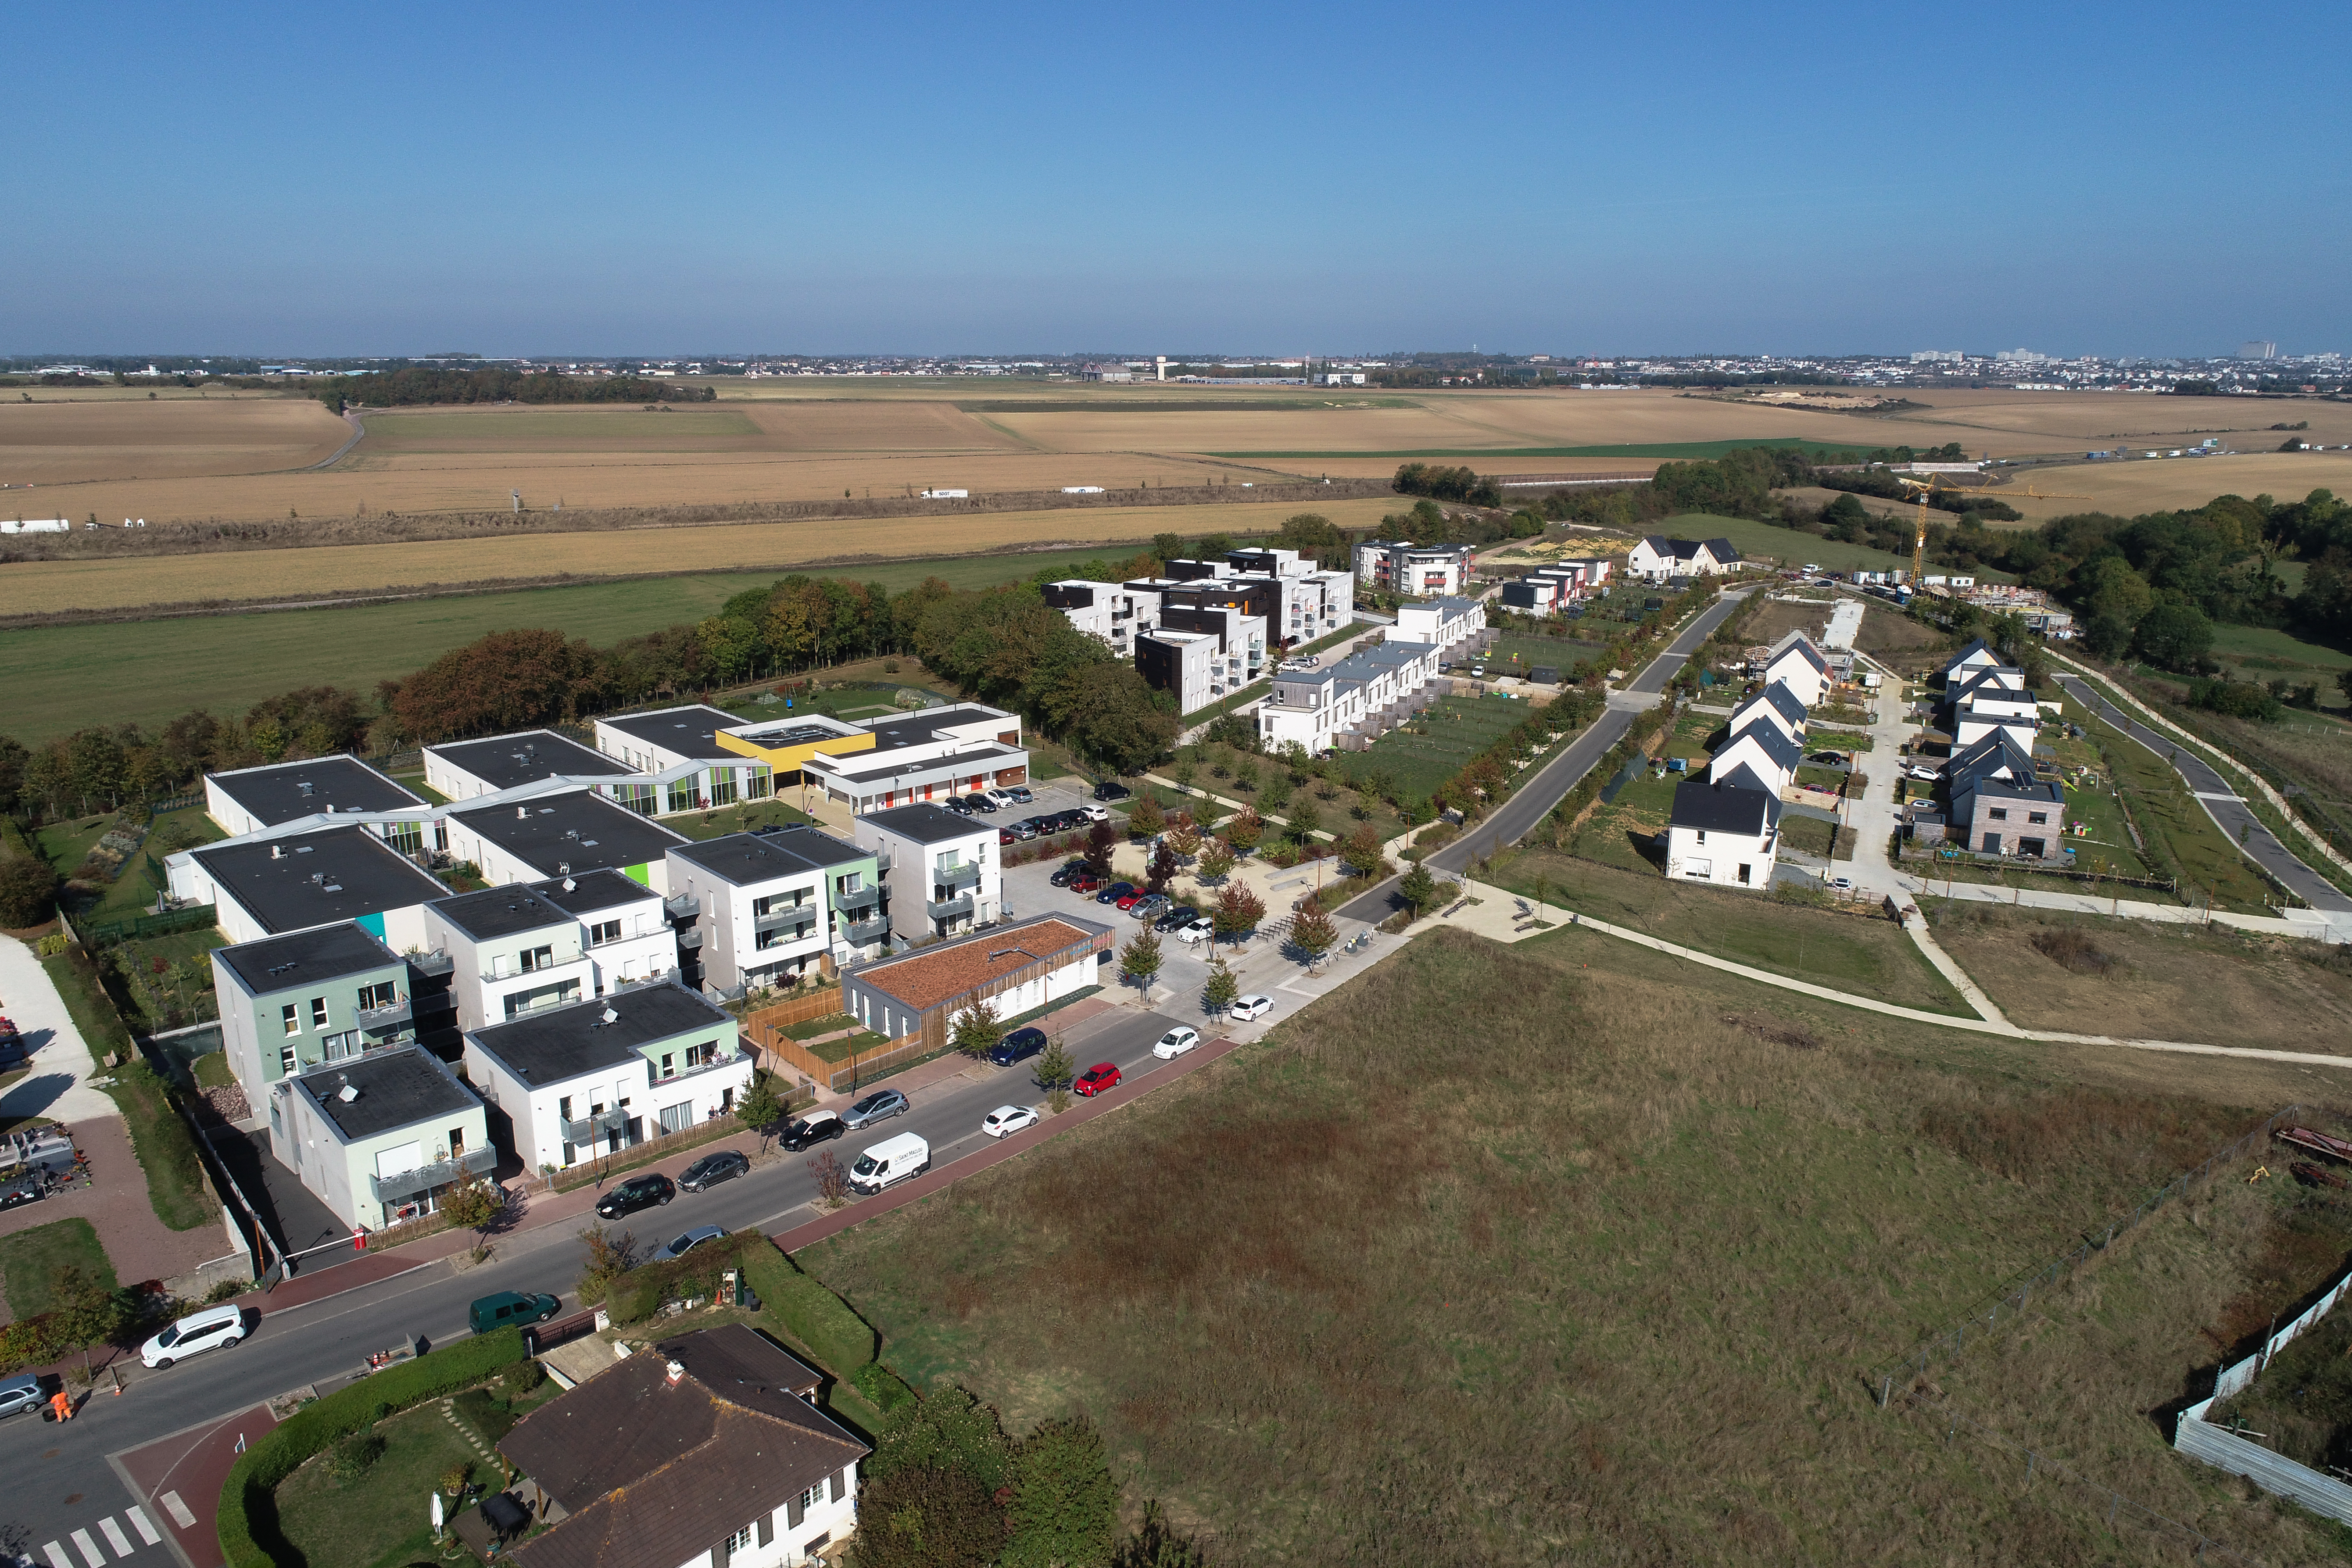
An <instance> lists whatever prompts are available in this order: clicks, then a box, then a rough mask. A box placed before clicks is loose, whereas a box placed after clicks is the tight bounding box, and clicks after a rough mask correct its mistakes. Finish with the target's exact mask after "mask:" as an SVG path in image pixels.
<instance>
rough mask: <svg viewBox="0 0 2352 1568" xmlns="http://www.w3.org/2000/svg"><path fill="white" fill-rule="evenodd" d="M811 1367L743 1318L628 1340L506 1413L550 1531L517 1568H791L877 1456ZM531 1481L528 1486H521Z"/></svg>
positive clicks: (527, 1546)
mask: <svg viewBox="0 0 2352 1568" xmlns="http://www.w3.org/2000/svg"><path fill="white" fill-rule="evenodd" d="M818 1381H819V1379H818V1375H817V1373H814V1371H812V1370H810V1368H809V1367H808V1366H807V1365H806V1364H804V1363H802V1362H801V1361H800V1360H799V1359H798V1358H797V1357H794V1356H793V1355H792V1354H790V1353H789V1352H785V1351H784V1350H782V1348H780V1347H779V1346H777V1345H776V1344H775V1343H774V1342H772V1341H770V1340H768V1339H767V1338H766V1337H764V1336H763V1335H761V1334H759V1333H757V1332H755V1331H752V1330H751V1329H750V1328H747V1327H745V1326H744V1325H742V1324H740V1323H730V1324H728V1325H727V1326H725V1327H723V1328H717V1329H706V1330H703V1331H701V1332H699V1333H692V1334H686V1335H683V1336H681V1337H679V1338H677V1339H674V1340H668V1341H665V1342H662V1343H660V1344H657V1345H655V1346H653V1347H651V1348H650V1349H647V1350H642V1351H639V1352H637V1353H636V1354H635V1355H633V1356H631V1357H630V1358H629V1359H628V1360H626V1361H625V1362H623V1363H620V1364H619V1365H618V1366H615V1367H614V1368H613V1369H612V1370H611V1371H609V1372H604V1373H599V1374H598V1375H596V1376H595V1377H593V1378H592V1379H590V1380H589V1381H588V1382H586V1383H583V1384H581V1385H580V1386H579V1387H577V1388H574V1389H572V1390H571V1391H570V1392H569V1393H566V1394H561V1395H559V1396H558V1397H556V1398H555V1399H552V1400H551V1401H549V1402H548V1403H547V1404H545V1405H541V1407H540V1408H538V1409H537V1410H534V1411H532V1412H531V1413H530V1415H526V1416H524V1417H523V1418H522V1420H521V1421H520V1422H518V1423H516V1425H515V1427H514V1430H512V1431H511V1432H509V1433H508V1434H507V1436H506V1438H505V1440H504V1441H502V1442H500V1443H499V1452H500V1453H501V1454H503V1455H505V1456H506V1458H507V1459H508V1460H509V1462H511V1463H512V1464H513V1465H514V1466H515V1467H516V1468H519V1469H520V1470H521V1471H522V1472H523V1474H525V1475H526V1476H528V1477H529V1478H530V1479H531V1481H533V1482H534V1483H536V1485H537V1488H538V1491H539V1492H540V1493H541V1494H542V1495H543V1498H544V1502H542V1504H541V1507H542V1508H543V1509H544V1517H545V1518H547V1519H550V1520H552V1521H554V1524H553V1527H552V1528H551V1529H549V1530H548V1531H545V1532H543V1533H542V1534H540V1535H537V1536H534V1537H533V1538H531V1539H530V1540H529V1541H527V1542H523V1544H521V1545H520V1546H519V1547H517V1548H516V1549H515V1550H514V1552H513V1553H512V1554H511V1560H512V1561H513V1562H515V1563H519V1564H521V1565H523V1568H787V1565H792V1564H799V1563H805V1562H807V1561H808V1560H809V1559H811V1558H813V1557H814V1556H815V1554H816V1553H817V1552H819V1551H820V1550H822V1549H824V1547H826V1546H828V1545H831V1544H833V1543H835V1542H840V1541H843V1540H845V1539H846V1538H847V1537H848V1536H849V1535H850V1534H851V1532H852V1531H855V1530H856V1525H857V1461H858V1460H860V1459H862V1458H865V1457H866V1455H867V1454H868V1453H870V1452H872V1450H871V1449H869V1448H868V1447H866V1445H865V1444H864V1443H862V1442H860V1441H858V1440H857V1439H856V1437H853V1436H850V1435H849V1433H848V1432H847V1431H846V1430H845V1429H844V1428H843V1427H841V1426H838V1425H836V1424H835V1422H834V1420H833V1418H832V1417H830V1416H828V1415H825V1414H824V1412H823V1411H821V1410H819V1409H818V1408H817V1407H816V1406H815V1405H814V1404H812V1403H811V1401H812V1399H813V1398H814V1395H815V1394H816V1389H817V1384H818ZM526 1490H528V1489H526Z"/></svg>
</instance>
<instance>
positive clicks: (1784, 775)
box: [1706, 719, 1804, 795]
mask: <svg viewBox="0 0 2352 1568" xmlns="http://www.w3.org/2000/svg"><path fill="white" fill-rule="evenodd" d="M1803 760H1804V752H1802V751H1801V750H1800V749H1799V748H1798V745H1797V742H1794V741H1792V740H1790V739H1789V737H1788V736H1786V735H1784V734H1782V733H1781V732H1780V731H1779V730H1777V729H1775V728H1774V727H1773V726H1772V725H1770V724H1769V723H1767V722H1765V721H1762V720H1760V719H1759V720H1758V721H1756V722H1755V723H1753V724H1750V725H1748V727H1747V728H1746V729H1744V730H1742V731H1739V732H1738V734H1736V735H1734V736H1732V737H1731V739H1730V740H1728V741H1727V742H1724V744H1723V747H1722V749H1721V750H1719V751H1717V752H1716V753H1715V755H1714V756H1713V757H1711V758H1710V759H1708V761H1707V765H1706V773H1707V778H1708V780H1709V782H1711V783H1715V784H1727V783H1729V782H1731V780H1732V778H1733V776H1734V775H1735V774H1737V773H1739V772H1741V771H1742V770H1745V771H1746V772H1747V773H1748V774H1749V775H1750V776H1751V777H1753V778H1754V779H1756V780H1757V781H1759V783H1761V784H1763V785H1765V786H1766V787H1767V788H1769V789H1770V790H1771V792H1772V793H1773V794H1774V795H1779V794H1780V792H1781V791H1782V790H1784V789H1787V788H1788V787H1789V781H1790V780H1791V779H1793V778H1795V777H1796V776H1797V764H1798V763H1800V762H1802V761H1803Z"/></svg>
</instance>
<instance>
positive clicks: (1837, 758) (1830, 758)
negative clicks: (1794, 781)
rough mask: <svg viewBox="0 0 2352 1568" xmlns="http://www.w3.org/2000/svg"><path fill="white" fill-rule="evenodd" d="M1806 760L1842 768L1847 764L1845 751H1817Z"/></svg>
mask: <svg viewBox="0 0 2352 1568" xmlns="http://www.w3.org/2000/svg"><path fill="white" fill-rule="evenodd" d="M1805 760H1806V761H1807V762H1809V763H1822V765H1823V766H1825V767H1832V768H1842V767H1843V766H1845V753H1844V752H1814V753H1813V754H1812V755H1811V756H1810V757H1807V758H1806V759H1805Z"/></svg>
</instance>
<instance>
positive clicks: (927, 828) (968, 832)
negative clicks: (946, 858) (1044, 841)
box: [857, 801, 996, 844]
mask: <svg viewBox="0 0 2352 1568" xmlns="http://www.w3.org/2000/svg"><path fill="white" fill-rule="evenodd" d="M857 820H859V821H860V822H870V823H872V824H873V825H874V826H877V827H879V828H881V829H882V830H883V831H884V832H886V833H888V834H892V835H894V836H895V837H899V838H911V839H913V840H914V841H915V842H916V843H918V844H944V843H946V842H947V841H948V840H949V839H950V838H970V837H973V836H974V835H976V834H982V833H985V834H987V835H988V836H989V837H992V838H993V837H996V829H995V828H994V827H992V826H990V825H989V824H987V823H985V822H977V821H974V820H973V819H972V818H971V817H969V816H957V815H956V814H955V813H954V812H952V811H950V810H949V809H948V808H947V807H945V806H943V805H931V804H930V803H929V801H924V802H921V803H919V804H918V805H898V806H892V807H891V808H890V809H889V810H888V811H873V812H868V813H866V815H865V816H861V817H859V818H858V819H857Z"/></svg>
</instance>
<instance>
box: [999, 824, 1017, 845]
mask: <svg viewBox="0 0 2352 1568" xmlns="http://www.w3.org/2000/svg"><path fill="white" fill-rule="evenodd" d="M996 841H997V842H998V843H999V844H1018V843H1020V842H1021V836H1020V835H1019V834H1017V833H1014V832H1013V831H1012V830H1011V829H1010V828H1004V827H1000V828H998V829H997V830H996Z"/></svg>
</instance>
